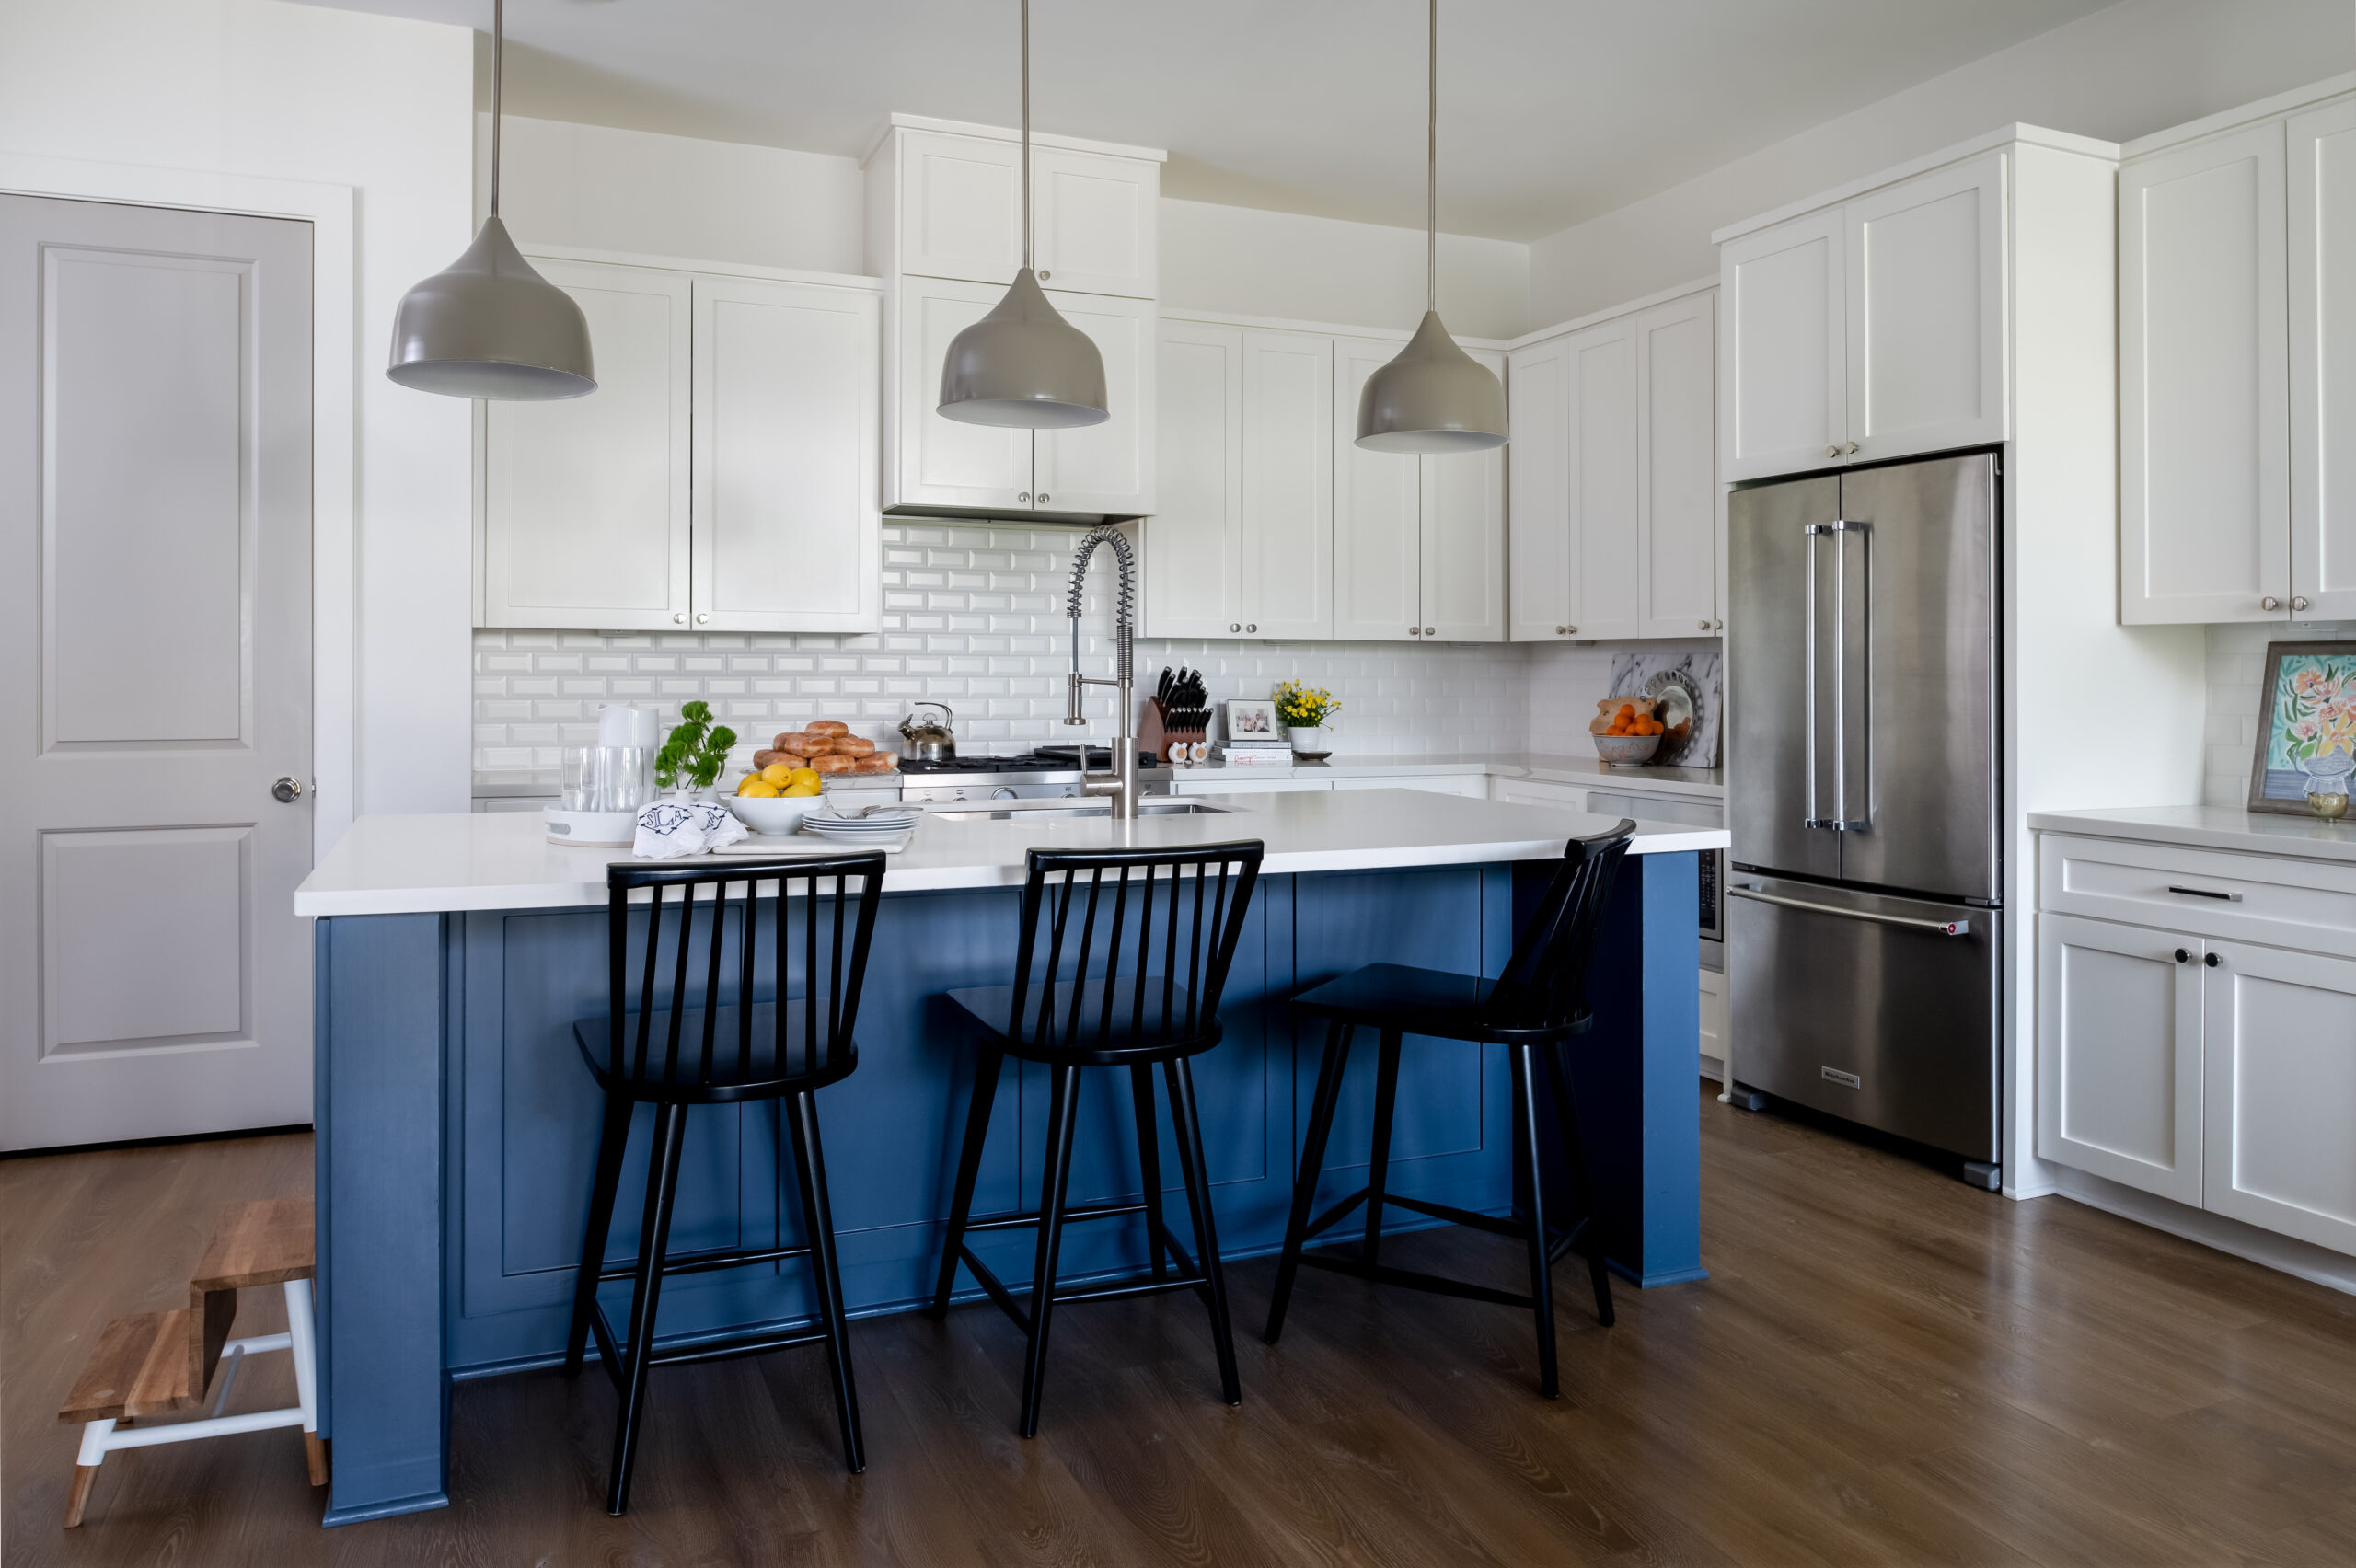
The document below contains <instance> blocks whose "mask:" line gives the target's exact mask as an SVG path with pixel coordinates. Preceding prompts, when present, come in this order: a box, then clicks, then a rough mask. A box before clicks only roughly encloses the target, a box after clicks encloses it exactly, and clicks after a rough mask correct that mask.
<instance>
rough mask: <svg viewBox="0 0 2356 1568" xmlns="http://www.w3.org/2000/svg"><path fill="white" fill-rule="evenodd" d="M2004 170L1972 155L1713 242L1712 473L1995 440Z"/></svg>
mask: <svg viewBox="0 0 2356 1568" xmlns="http://www.w3.org/2000/svg"><path fill="white" fill-rule="evenodd" d="M2004 180H2005V155H2004V153H2003V152H2002V151H1990V152H1983V153H1980V154H1978V155H1976V156H1971V157H1968V158H1963V159H1960V160H1958V162H1955V163H1953V164H1949V165H1946V166H1944V167H1939V168H1935V169H1932V170H1930V171H1929V172H1927V173H1924V174H1920V175H1916V176H1914V177H1912V178H1911V179H1902V180H1897V181H1894V182H1892V183H1890V184H1888V185H1886V186H1883V187H1880V188H1879V189H1877V190H1870V191H1867V192H1865V193H1864V194H1862V195H1859V196H1856V197H1853V198H1852V199H1850V200H1849V201H1847V202H1843V203H1842V204H1840V205H1838V206H1828V207H1824V208H1820V209H1819V210H1817V211H1815V212H1811V213H1804V214H1802V215H1800V216H1798V217H1795V218H1791V219H1788V220H1786V221H1784V222H1783V223H1780V224H1776V225H1772V226H1769V227H1765V228H1760V229H1755V230H1751V231H1750V232H1748V233H1743V234H1738V235H1737V236H1734V237H1732V238H1729V239H1727V241H1726V242H1725V243H1724V244H1723V245H1722V246H1721V247H1720V249H1719V283H1720V292H1721V294H1722V295H1723V301H1722V305H1721V308H1722V309H1723V311H1724V313H1725V319H1724V321H1723V323H1722V324H1721V332H1722V334H1723V342H1724V357H1725V390H1724V394H1723V396H1724V399H1725V407H1724V418H1723V421H1722V428H1721V431H1720V440H1721V442H1722V443H1723V445H1722V455H1723V457H1724V464H1723V470H1724V473H1723V477H1724V478H1728V479H1755V478H1769V477H1772V476H1774V475H1779V474H1791V473H1802V472H1806V471H1807V470H1809V469H1812V468H1826V467H1840V466H1842V465H1845V464H1849V463H1862V462H1874V461H1878V460H1880V459H1884V458H1889V457H1901V456H1907V455H1911V454H1914V453H1920V452H1939V451H1946V450H1949V449H1952V448H1955V447H1959V446H1981V445H1991V444H1994V443H1996V442H1999V441H2002V440H2004V438H2005V436H2006V434H2007V432H2008V417H2007V416H2008V409H2007V407H2006V401H2005V398H2006V385H2005V375H2004V350H2005V343H2006V341H2007V337H2006V326H2007V323H2006V321H2005V315H2004V311H2005V295H2004V258H2005V248H2004V218H2005V212H2006V205H2005V190H2004Z"/></svg>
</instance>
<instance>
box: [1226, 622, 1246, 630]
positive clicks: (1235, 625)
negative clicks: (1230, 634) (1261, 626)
mask: <svg viewBox="0 0 2356 1568" xmlns="http://www.w3.org/2000/svg"><path fill="white" fill-rule="evenodd" d="M1227 629H1228V630H1230V631H1242V629H1243V623H1242V621H1230V622H1228V623H1227Z"/></svg>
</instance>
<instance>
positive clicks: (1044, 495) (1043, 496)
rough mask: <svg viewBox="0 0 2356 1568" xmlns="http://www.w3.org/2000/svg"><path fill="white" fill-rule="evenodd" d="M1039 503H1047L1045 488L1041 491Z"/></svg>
mask: <svg viewBox="0 0 2356 1568" xmlns="http://www.w3.org/2000/svg"><path fill="white" fill-rule="evenodd" d="M1039 504H1040V505H1042V506H1045V505H1046V504H1047V492H1046V491H1045V490H1041V491H1040V492H1039Z"/></svg>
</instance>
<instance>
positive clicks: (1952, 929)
mask: <svg viewBox="0 0 2356 1568" xmlns="http://www.w3.org/2000/svg"><path fill="white" fill-rule="evenodd" d="M1727 897H1728V898H1748V899H1751V900H1753V901H1755V902H1757V903H1760V904H1773V905H1780V906H1781V907H1783V908H1785V909H1803V910H1806V911H1807V913H1809V914H1811V915H1831V916H1834V917H1838V918H1840V919H1842V920H1865V921H1869V922H1871V923H1872V924H1874V925H1877V926H1903V927H1904V928H1907V929H1908V930H1910V931H1929V932H1931V933H1932V934H1933V935H1934V936H1941V937H1968V936H1969V935H1971V922H1970V921H1969V920H1923V919H1918V918H1916V917H1913V916H1911V915H1883V914H1878V913H1877V912H1876V911H1874V910H1871V909H1844V908H1842V907H1841V906H1839V905H1831V904H1811V903H1809V902H1808V901H1807V900H1806V899H1804V898H1779V897H1777V896H1776V895H1775V894H1772V893H1761V891H1760V890H1759V889H1757V888H1755V887H1730V888H1728V889H1727Z"/></svg>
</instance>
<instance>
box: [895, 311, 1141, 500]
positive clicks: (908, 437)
mask: <svg viewBox="0 0 2356 1568" xmlns="http://www.w3.org/2000/svg"><path fill="white" fill-rule="evenodd" d="M1005 292H1006V291H1005V289H1004V288H1003V287H1002V286H1000V285H998V284H992V283H965V282H945V281H942V280H939V279H933V278H904V279H902V280H901V282H900V299H899V306H898V308H899V312H900V366H899V369H900V398H899V402H900V406H899V447H900V451H899V481H900V482H899V485H898V487H897V489H896V490H895V494H894V496H893V502H894V504H895V505H901V506H971V507H984V508H991V509H999V510H1020V511H1025V512H1027V511H1029V510H1030V509H1031V432H1029V431H1027V430H1008V429H1003V428H1000V427H999V426H996V425H976V424H963V423H960V422H959V421H955V420H953V419H946V418H944V417H942V415H941V411H940V405H941V365H942V364H943V363H945V362H946V361H947V359H948V355H949V344H950V342H951V340H953V339H954V338H955V337H956V336H957V334H958V333H960V332H962V331H964V329H966V328H968V327H970V326H972V325H973V324H974V323H975V322H976V321H979V320H980V319H981V318H982V317H984V316H986V315H987V314H988V313H989V310H990V307H991V306H995V305H996V304H998V302H999V298H1000V296H1001V295H1003V294H1005ZM1105 368H1106V372H1107V374H1108V375H1109V374H1110V372H1111V368H1112V367H1111V366H1110V365H1109V364H1108V365H1107V366H1106V367H1105Z"/></svg>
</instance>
